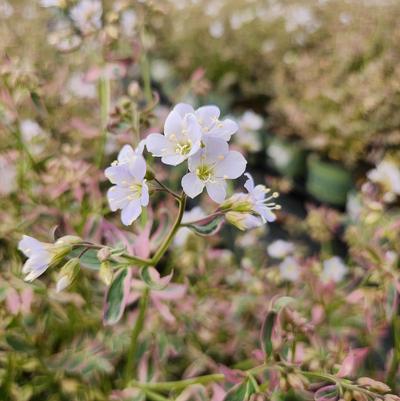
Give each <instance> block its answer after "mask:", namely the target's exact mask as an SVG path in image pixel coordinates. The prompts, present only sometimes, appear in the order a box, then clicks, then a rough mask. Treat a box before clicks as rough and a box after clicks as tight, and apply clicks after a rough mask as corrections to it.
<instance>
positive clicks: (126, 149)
mask: <svg viewBox="0 0 400 401" xmlns="http://www.w3.org/2000/svg"><path fill="white" fill-rule="evenodd" d="M134 157H135V152H134V150H133V148H132V146H131V145H124V146H123V148H122V149H121V150H120V152H119V153H118V161H119V162H120V163H128V162H129V161H130V160H132V158H134Z"/></svg>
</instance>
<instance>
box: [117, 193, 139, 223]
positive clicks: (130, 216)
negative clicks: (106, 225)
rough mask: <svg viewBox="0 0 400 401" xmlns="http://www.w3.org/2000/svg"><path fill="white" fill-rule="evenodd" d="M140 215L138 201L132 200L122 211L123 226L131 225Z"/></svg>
mask: <svg viewBox="0 0 400 401" xmlns="http://www.w3.org/2000/svg"><path fill="white" fill-rule="evenodd" d="M140 213H142V206H141V205H140V200H139V199H137V200H132V201H130V202H129V203H128V205H127V206H125V207H124V208H123V209H122V213H121V221H122V224H124V225H125V226H129V225H131V224H132V223H133V222H134V221H135V220H136V219H137V218H138V217H139V216H140Z"/></svg>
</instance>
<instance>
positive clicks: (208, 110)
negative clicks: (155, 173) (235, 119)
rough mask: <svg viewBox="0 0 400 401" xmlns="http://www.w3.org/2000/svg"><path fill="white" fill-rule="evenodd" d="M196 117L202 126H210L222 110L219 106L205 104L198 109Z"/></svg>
mask: <svg viewBox="0 0 400 401" xmlns="http://www.w3.org/2000/svg"><path fill="white" fill-rule="evenodd" d="M195 114H196V117H197V120H198V121H199V123H200V125H201V126H202V127H207V128H210V127H211V126H213V125H214V124H215V123H216V121H217V120H218V118H219V115H220V111H219V108H218V107H217V106H214V105H210V106H203V107H199V108H198V109H197V110H196V113H195Z"/></svg>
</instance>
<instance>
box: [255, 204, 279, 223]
mask: <svg viewBox="0 0 400 401" xmlns="http://www.w3.org/2000/svg"><path fill="white" fill-rule="evenodd" d="M254 209H255V211H256V212H257V213H258V214H259V215H260V216H261V217H262V218H263V219H264V220H266V221H268V222H269V223H272V222H273V221H275V220H276V216H275V213H274V212H273V211H272V210H271V209H270V208H269V207H268V206H265V205H259V206H256V207H255V208H254Z"/></svg>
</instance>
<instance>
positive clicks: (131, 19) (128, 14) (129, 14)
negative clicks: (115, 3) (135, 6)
mask: <svg viewBox="0 0 400 401" xmlns="http://www.w3.org/2000/svg"><path fill="white" fill-rule="evenodd" d="M136 24H137V15H136V13H135V11H134V10H125V11H124V12H123V13H122V15H121V28H122V32H123V33H124V34H125V35H126V36H132V35H133V34H134V33H135V27H136Z"/></svg>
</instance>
